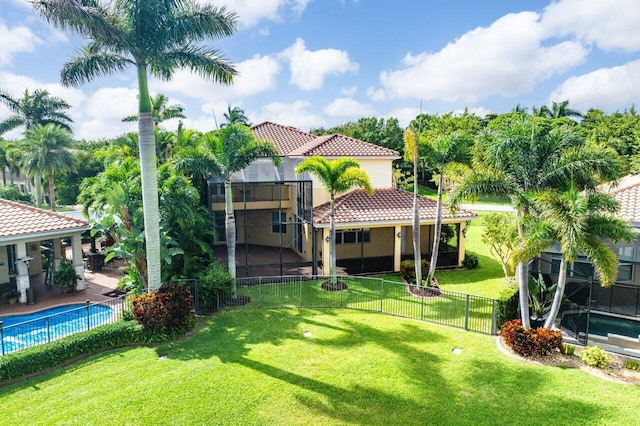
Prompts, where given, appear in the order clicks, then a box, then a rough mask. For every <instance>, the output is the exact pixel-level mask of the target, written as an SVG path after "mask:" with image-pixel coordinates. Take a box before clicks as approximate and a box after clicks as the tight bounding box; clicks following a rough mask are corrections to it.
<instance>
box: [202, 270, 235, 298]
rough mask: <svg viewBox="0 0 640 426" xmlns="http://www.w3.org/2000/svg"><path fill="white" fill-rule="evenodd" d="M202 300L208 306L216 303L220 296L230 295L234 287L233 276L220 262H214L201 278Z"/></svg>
mask: <svg viewBox="0 0 640 426" xmlns="http://www.w3.org/2000/svg"><path fill="white" fill-rule="evenodd" d="M199 281H200V288H199V296H200V300H201V301H202V302H203V303H204V304H206V305H207V306H211V305H213V304H214V303H215V301H216V300H217V298H218V296H223V295H229V294H231V290H232V288H233V277H232V276H231V274H230V273H229V271H228V270H227V267H226V266H225V265H223V264H222V263H220V262H216V261H214V262H212V263H211V264H210V265H209V267H207V269H206V270H205V271H204V273H203V274H202V275H201V276H200V278H199Z"/></svg>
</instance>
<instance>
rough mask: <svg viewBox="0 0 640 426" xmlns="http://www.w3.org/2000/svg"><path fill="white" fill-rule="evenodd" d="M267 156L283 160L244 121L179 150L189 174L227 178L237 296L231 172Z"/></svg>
mask: <svg viewBox="0 0 640 426" xmlns="http://www.w3.org/2000/svg"><path fill="white" fill-rule="evenodd" d="M264 157H268V158H271V161H272V162H273V164H274V165H276V166H279V165H280V162H281V159H280V153H279V152H278V149H277V148H276V147H275V145H273V143H271V142H269V141H266V140H260V139H258V138H256V136H255V135H254V134H253V132H252V131H251V129H250V128H249V127H247V126H245V125H242V124H231V125H229V126H226V127H224V128H222V129H220V130H216V131H214V132H211V133H208V134H206V135H204V136H203V137H202V138H201V142H200V144H199V146H198V147H196V148H188V147H187V148H186V149H184V150H182V151H180V152H178V153H176V157H175V161H176V166H177V168H178V170H182V171H185V172H187V173H190V174H201V175H205V176H206V174H218V175H221V176H222V177H223V179H224V200H225V234H226V241H227V255H228V257H227V259H228V268H229V273H230V274H231V276H232V277H233V282H234V284H233V289H232V290H233V291H232V297H233V298H234V299H235V298H237V293H236V286H235V278H236V220H235V213H234V210H233V192H232V190H231V175H233V174H234V173H235V172H239V171H241V170H243V169H245V168H247V167H248V166H249V165H250V164H251V163H253V162H254V161H255V160H257V159H258V158H264Z"/></svg>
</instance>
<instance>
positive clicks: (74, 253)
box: [71, 234, 87, 290]
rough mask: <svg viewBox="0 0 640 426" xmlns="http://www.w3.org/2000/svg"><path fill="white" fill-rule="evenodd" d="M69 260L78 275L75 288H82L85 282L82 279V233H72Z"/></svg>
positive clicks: (84, 286) (85, 284)
mask: <svg viewBox="0 0 640 426" xmlns="http://www.w3.org/2000/svg"><path fill="white" fill-rule="evenodd" d="M71 259H72V260H71V261H72V262H73V267H74V268H75V270H76V274H78V276H79V277H80V279H79V280H78V282H77V284H76V290H84V289H85V288H87V283H86V281H85V280H84V259H83V258H82V235H81V234H74V235H73V237H72V238H71Z"/></svg>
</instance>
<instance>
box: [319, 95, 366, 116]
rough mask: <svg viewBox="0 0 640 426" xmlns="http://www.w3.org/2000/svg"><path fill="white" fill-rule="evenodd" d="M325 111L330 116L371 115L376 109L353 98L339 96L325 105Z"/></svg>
mask: <svg viewBox="0 0 640 426" xmlns="http://www.w3.org/2000/svg"><path fill="white" fill-rule="evenodd" d="M323 112H324V113H325V114H327V115H328V116H330V117H370V116H372V115H375V114H376V110H375V109H374V108H373V107H372V106H371V105H367V104H363V103H360V102H358V101H356V100H354V99H351V98H337V99H334V100H333V101H332V102H331V103H330V104H328V105H327V106H325V107H324V109H323Z"/></svg>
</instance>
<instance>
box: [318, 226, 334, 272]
mask: <svg viewBox="0 0 640 426" xmlns="http://www.w3.org/2000/svg"><path fill="white" fill-rule="evenodd" d="M329 234H330V232H329V228H322V275H324V276H327V277H328V276H329V275H331V262H330V261H329ZM336 251H337V250H336ZM336 256H337V254H336Z"/></svg>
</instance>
